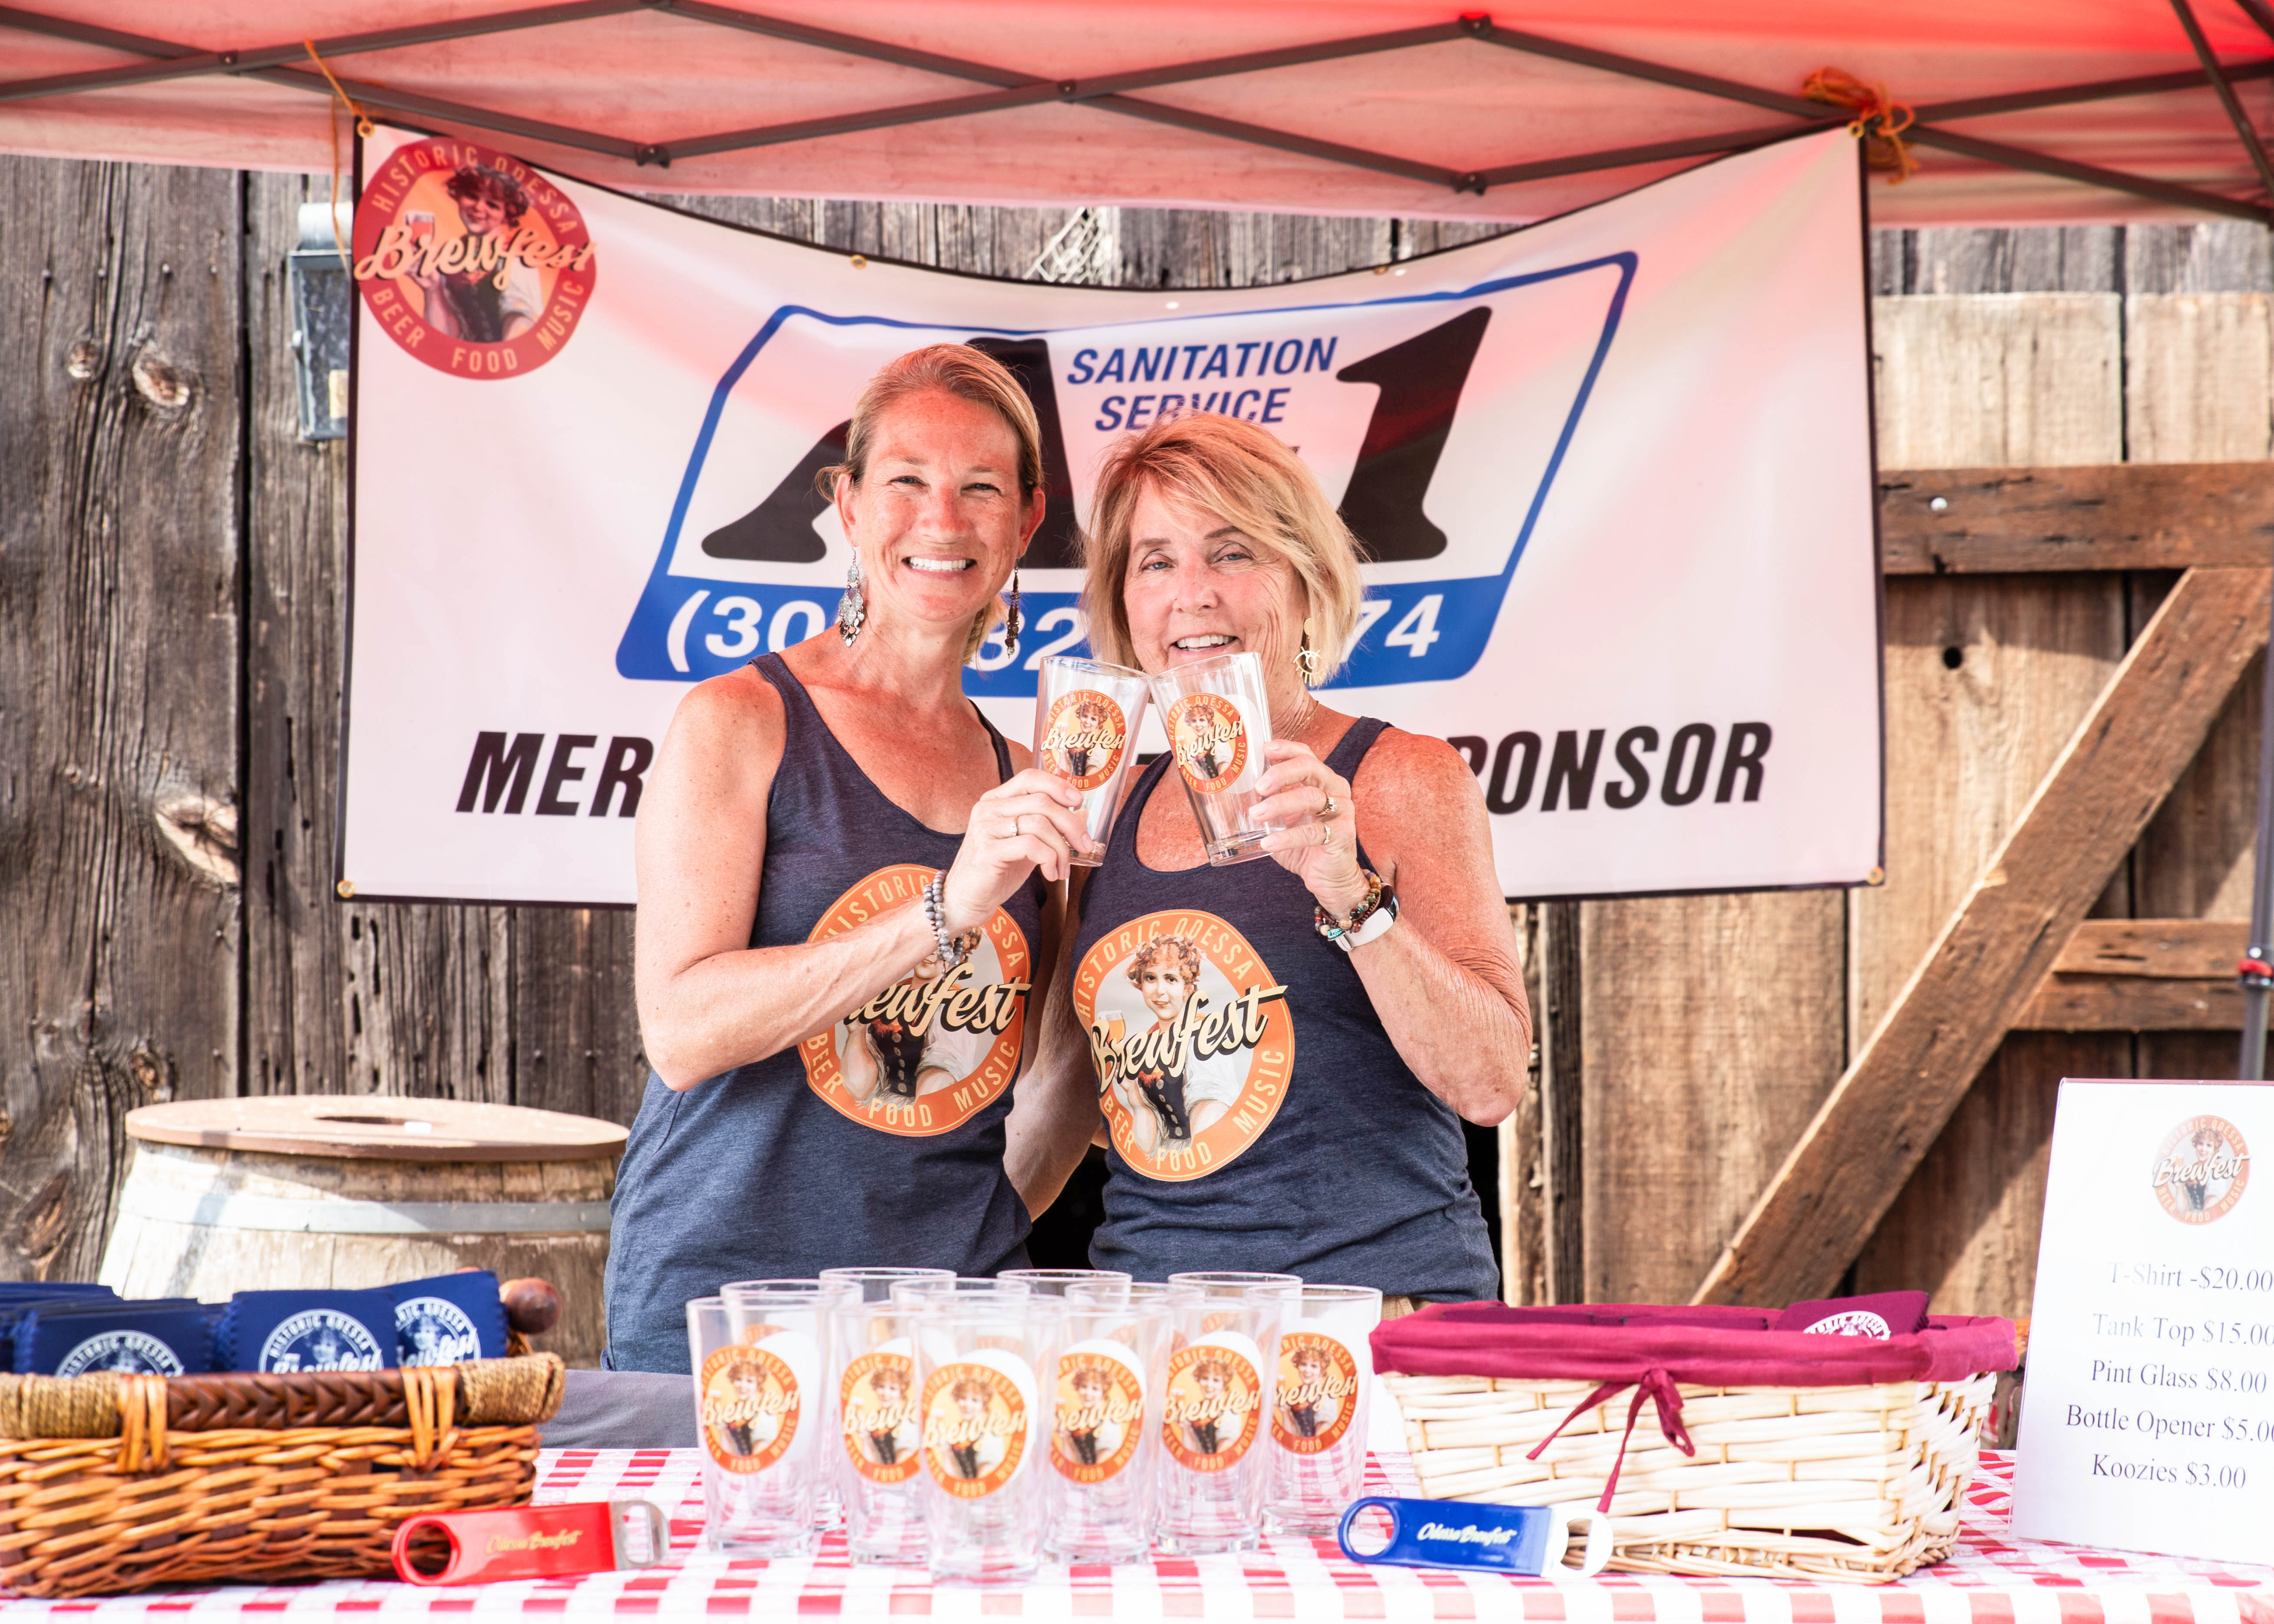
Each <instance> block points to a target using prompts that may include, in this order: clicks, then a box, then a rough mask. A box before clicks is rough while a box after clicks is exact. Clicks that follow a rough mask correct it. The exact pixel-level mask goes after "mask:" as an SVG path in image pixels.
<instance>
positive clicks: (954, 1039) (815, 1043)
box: [798, 863, 1033, 1135]
mask: <svg viewBox="0 0 2274 1624" xmlns="http://www.w3.org/2000/svg"><path fill="white" fill-rule="evenodd" d="M931 874H932V871H931V870H930V868H925V867H924V866H923V865H922V863H894V864H892V866H891V867H889V868H879V869H877V871H876V872H875V873H874V874H871V875H870V876H868V877H867V878H866V879H863V880H862V881H861V882H860V883H857V884H855V886H854V887H853V888H852V889H851V890H850V891H847V892H846V893H845V894H844V895H843V896H841V897H840V898H838V899H837V900H836V901H835V902H833V903H832V904H831V905H830V906H829V909H828V911H827V912H826V913H825V914H822V916H821V920H820V922H819V923H817V924H816V925H815V926H814V928H813V932H812V934H811V935H810V936H808V937H807V938H806V939H807V940H808V941H810V942H819V941H821V940H823V939H825V938H826V937H829V936H837V935H840V934H841V933H842V932H844V931H847V930H850V929H853V928H854V927H855V925H859V924H861V923H862V922H864V921H868V920H870V919H874V918H875V917H876V916H877V914H883V913H886V912H888V911H890V910H891V909H893V908H897V907H905V906H908V905H909V904H910V903H913V902H916V901H919V900H920V899H921V898H922V896H923V888H924V882H925V881H927V880H929V879H930V878H931ZM1031 962H1032V961H1031V959H1030V956H1029V950H1028V945H1027V936H1026V932H1024V931H1022V930H1020V929H1019V924H1018V921H1016V920H1014V919H1013V918H1012V917H1011V915H1010V914H1009V913H1007V912H1006V911H1005V910H1004V909H1002V908H997V909H996V910H995V916H994V917H993V918H992V919H990V920H989V921H987V928H986V929H984V930H983V931H981V932H980V935H979V945H978V946H976V947H975V948H974V949H972V951H971V957H970V958H968V959H965V960H964V961H963V962H962V963H961V964H960V965H958V966H955V968H954V969H953V970H948V971H945V972H943V971H941V969H940V968H939V966H938V963H937V960H936V959H926V960H925V961H924V962H923V963H922V964H920V965H918V966H916V972H915V974H914V975H912V976H910V977H908V979H907V980H906V981H900V982H899V983H897V984H895V985H893V986H891V987H887V988H886V989H885V990H884V991H882V992H880V993H878V994H877V996H875V997H873V998H871V999H870V1000H869V1002H868V1003H866V1004H862V1006H861V1007H860V1008H859V1009H857V1010H855V1011H853V1013H852V1014H850V1015H849V1016H847V1017H846V1019H843V1020H840V1021H839V1022H838V1023H837V1024H836V1025H835V1026H832V1027H831V1028H830V1029H829V1030H828V1031H826V1032H822V1033H817V1034H815V1035H814V1036H812V1037H809V1038H808V1039H806V1041H804V1042H803V1043H802V1044H800V1045H799V1046H798V1053H799V1055H800V1056H802V1058H803V1060H804V1061H805V1080H806V1082H807V1084H808V1085H809V1086H811V1088H812V1089H813V1092H814V1093H816V1094H819V1095H820V1096H821V1097H822V1098H823V1099H825V1100H826V1101H829V1103H830V1104H831V1105H832V1106H834V1107H836V1109H838V1110H840V1111H841V1112H842V1113H844V1114H845V1115H846V1116H849V1117H851V1118H852V1119H853V1120H854V1121H855V1122H857V1123H860V1124H863V1125H864V1126H867V1127H871V1128H877V1129H881V1130H882V1131H884V1132H886V1133H900V1134H914V1135H924V1134H932V1133H945V1132H947V1131H948V1130H949V1129H951V1128H955V1127H960V1126H961V1125H962V1124H964V1123H966V1122H968V1121H969V1120H970V1119H971V1117H972V1116H973V1114H974V1113H975V1112H977V1111H978V1110H980V1109H983V1107H985V1106H987V1105H988V1104H990V1103H991V1102H992V1101H996V1100H998V1099H1000V1098H1001V1097H1002V1094H1003V1091H1004V1090H1005V1089H1006V1088H1008V1087H1009V1086H1011V1078H1012V1076H1013V1073H1014V1072H1016V1071H1017V1070H1018V1068H1019V1044H1020V1039H1021V1038H1022V1037H1023V1036H1024V1035H1025V1034H1026V1029H1027V993H1028V989H1030V988H1031V987H1032V985H1033V981H1032V979H1031V977H1032V971H1031V968H1030V966H1031Z"/></svg>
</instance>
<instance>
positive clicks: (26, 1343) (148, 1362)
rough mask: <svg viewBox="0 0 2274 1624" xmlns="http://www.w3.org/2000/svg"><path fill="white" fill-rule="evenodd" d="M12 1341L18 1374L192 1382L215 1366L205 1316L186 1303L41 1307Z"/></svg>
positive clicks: (77, 1300)
mask: <svg viewBox="0 0 2274 1624" xmlns="http://www.w3.org/2000/svg"><path fill="white" fill-rule="evenodd" d="M15 1340H16V1370H17V1372H18V1373H19V1375H35V1374H36V1375H41V1376H85V1375H88V1374H90V1373H92V1372H97V1371H112V1372H117V1373H119V1374H121V1375H147V1376H192V1375H196V1374H198V1373H200V1372H203V1371H206V1370H208V1369H210V1368H211V1367H212V1364H213V1339H212V1337H211V1336H210V1335H208V1334H207V1330H206V1317H205V1313H204V1311H203V1310H202V1309H201V1308H200V1306H199V1304H197V1303H195V1302H193V1301H192V1300H191V1299H189V1298H187V1297H173V1298H167V1299H164V1300H161V1301H156V1302H141V1303H136V1302H117V1301H114V1302H104V1301H102V1300H101V1299H90V1298H85V1297H67V1298H65V1299H64V1301H62V1302H60V1303H56V1302H49V1303H40V1304H34V1306H33V1307H32V1308H31V1309H30V1310H29V1311H27V1312H26V1313H25V1314H24V1316H23V1318H22V1319H19V1320H18V1321H17V1322H16V1339H15Z"/></svg>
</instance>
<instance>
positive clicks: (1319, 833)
mask: <svg viewBox="0 0 2274 1624" xmlns="http://www.w3.org/2000/svg"><path fill="white" fill-rule="evenodd" d="M1263 756H1264V759H1265V761H1267V762H1268V763H1269V765H1268V766H1267V767H1265V768H1264V770H1263V776H1262V777H1261V778H1258V779H1257V780H1256V789H1257V790H1258V791H1259V792H1260V793H1261V794H1262V795H1263V797H1264V799H1262V800H1261V801H1257V802H1256V803H1255V806H1254V808H1253V810H1252V811H1251V813H1250V816H1252V817H1253V818H1254V820H1255V821H1256V822H1257V823H1266V824H1270V825H1274V826H1276V831H1275V832H1274V833H1272V834H1270V835H1268V836H1266V837H1265V838H1264V841H1263V849H1264V850H1265V851H1267V852H1269V853H1271V855H1272V856H1273V857H1274V858H1275V859H1276V860H1277V861H1278V863H1279V866H1280V867H1281V868H1285V869H1286V870H1287V871H1288V872H1289V873H1291V874H1292V875H1294V876H1295V877H1296V878H1297V879H1299V880H1301V881H1302V882H1303V883H1304V885H1305V886H1306V887H1307V888H1308V889H1309V891H1310V893H1311V895H1312V896H1313V897H1314V898H1316V899H1317V901H1318V904H1319V906H1321V907H1322V908H1324V909H1325V910H1326V911H1327V912H1328V913H1329V914H1331V915H1332V916H1333V917H1334V918H1336V919H1338V920H1339V919H1345V918H1347V917H1349V915H1350V912H1351V910H1352V908H1355V907H1357V906H1359V904H1360V903H1361V902H1364V901H1365V900H1366V893H1367V878H1366V870H1364V869H1363V868H1359V861H1358V816H1357V810H1356V808H1354V807H1353V805H1352V793H1351V786H1350V780H1349V779H1347V778H1344V777H1343V776H1342V775H1341V774H1339V773H1337V772H1336V771H1334V770H1333V769H1332V768H1330V767H1329V766H1328V765H1327V763H1324V762H1322V761H1321V760H1320V759H1319V758H1318V756H1316V755H1315V754H1314V752H1313V751H1312V749H1311V748H1310V747H1309V746H1308V745H1304V744H1297V743H1296V742H1294V741H1292V740H1289V739H1274V740H1272V741H1271V742H1270V743H1269V744H1267V745H1265V746H1264V747H1263Z"/></svg>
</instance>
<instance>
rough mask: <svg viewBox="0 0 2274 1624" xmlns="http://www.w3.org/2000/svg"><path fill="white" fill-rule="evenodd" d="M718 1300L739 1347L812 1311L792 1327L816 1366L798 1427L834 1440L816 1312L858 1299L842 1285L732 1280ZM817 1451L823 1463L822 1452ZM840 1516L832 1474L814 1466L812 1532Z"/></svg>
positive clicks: (823, 1322) (824, 1335)
mask: <svg viewBox="0 0 2274 1624" xmlns="http://www.w3.org/2000/svg"><path fill="white" fill-rule="evenodd" d="M857 1296H858V1290H857V1289H856V1288H855V1287H854V1286H852V1285H851V1284H849V1283H847V1282H842V1281H831V1280H738V1281H735V1282H732V1283H731V1284H728V1285H724V1286H721V1287H719V1297H720V1298H722V1299H723V1300H724V1301H725V1303H726V1304H727V1320H728V1322H729V1324H730V1325H731V1326H732V1327H733V1328H734V1336H735V1339H736V1340H737V1341H739V1342H753V1343H754V1342H758V1341H759V1340H761V1339H762V1338H764V1337H766V1336H770V1335H772V1334H773V1327H778V1326H780V1325H784V1324H787V1323H788V1322H787V1321H785V1320H784V1319H782V1318H781V1317H780V1316H781V1315H782V1314H784V1313H786V1312H794V1311H795V1310H797V1309H800V1308H808V1309H810V1310H811V1311H812V1312H811V1313H810V1315H809V1318H808V1319H807V1320H800V1321H799V1322H798V1323H799V1325H800V1327H802V1328H809V1329H810V1331H811V1333H812V1336H813V1340H814V1356H815V1358H816V1359H817V1364H816V1365H815V1366H814V1372H815V1373H814V1379H813V1380H812V1382H811V1383H810V1384H809V1386H808V1387H807V1390H806V1392H805V1394H804V1395H803V1397H802V1400H801V1401H800V1402H802V1404H803V1405H804V1406H805V1408H806V1411H807V1413H806V1415H805V1417H804V1423H803V1424H804V1425H805V1427H806V1429H807V1431H808V1432H809V1433H810V1434H811V1435H812V1436H813V1437H814V1438H816V1439H828V1438H833V1437H835V1436H836V1433H837V1404H836V1398H835V1395H834V1394H833V1393H832V1391H831V1388H830V1383H829V1343H828V1335H829V1322H828V1319H827V1317H826V1315H825V1314H824V1313H823V1312H821V1311H823V1310H825V1309H826V1308H827V1307H828V1306H829V1305H830V1304H832V1303H838V1302H851V1301H853V1300H854V1299H855V1297H857ZM817 1447H819V1448H820V1449H821V1452H822V1454H823V1455H824V1456H826V1455H827V1447H826V1446H825V1445H818V1446H817ZM841 1512H842V1506H841V1503H840V1500H839V1499H838V1494H837V1473H836V1472H835V1470H833V1469H832V1466H831V1464H830V1463H829V1462H828V1461H827V1460H826V1459H823V1460H820V1461H818V1462H817V1463H816V1467H815V1470H814V1483H813V1522H814V1526H815V1527H817V1528H824V1529H827V1528H834V1527H836V1526H837V1520H838V1517H839V1516H840V1515H841Z"/></svg>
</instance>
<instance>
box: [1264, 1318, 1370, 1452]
mask: <svg viewBox="0 0 2274 1624" xmlns="http://www.w3.org/2000/svg"><path fill="white" fill-rule="evenodd" d="M1277 1394H1278V1397H1277V1402H1275V1403H1274V1404H1273V1405H1272V1407H1271V1437H1272V1440H1273V1441H1274V1442H1276V1444H1277V1445H1278V1446H1279V1447H1281V1448H1282V1449H1284V1450H1286V1451H1287V1452H1288V1453H1289V1454H1291V1455H1318V1454H1320V1453H1321V1452H1323V1451H1325V1450H1328V1449H1331V1448H1333V1447H1335V1446H1336V1445H1337V1444H1338V1443H1340V1442H1341V1441H1342V1438H1343V1434H1344V1433H1345V1432H1349V1431H1350V1428H1351V1417H1353V1416H1355V1415H1356V1414H1357V1413H1358V1361H1357V1359H1355V1358H1353V1357H1352V1355H1351V1350H1349V1349H1348V1348H1346V1347H1344V1345H1343V1342H1342V1339H1341V1338H1340V1337H1335V1336H1328V1335H1324V1334H1322V1333H1321V1332H1317V1331H1285V1332H1282V1333H1281V1334H1280V1337H1279V1381H1278V1387H1277Z"/></svg>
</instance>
